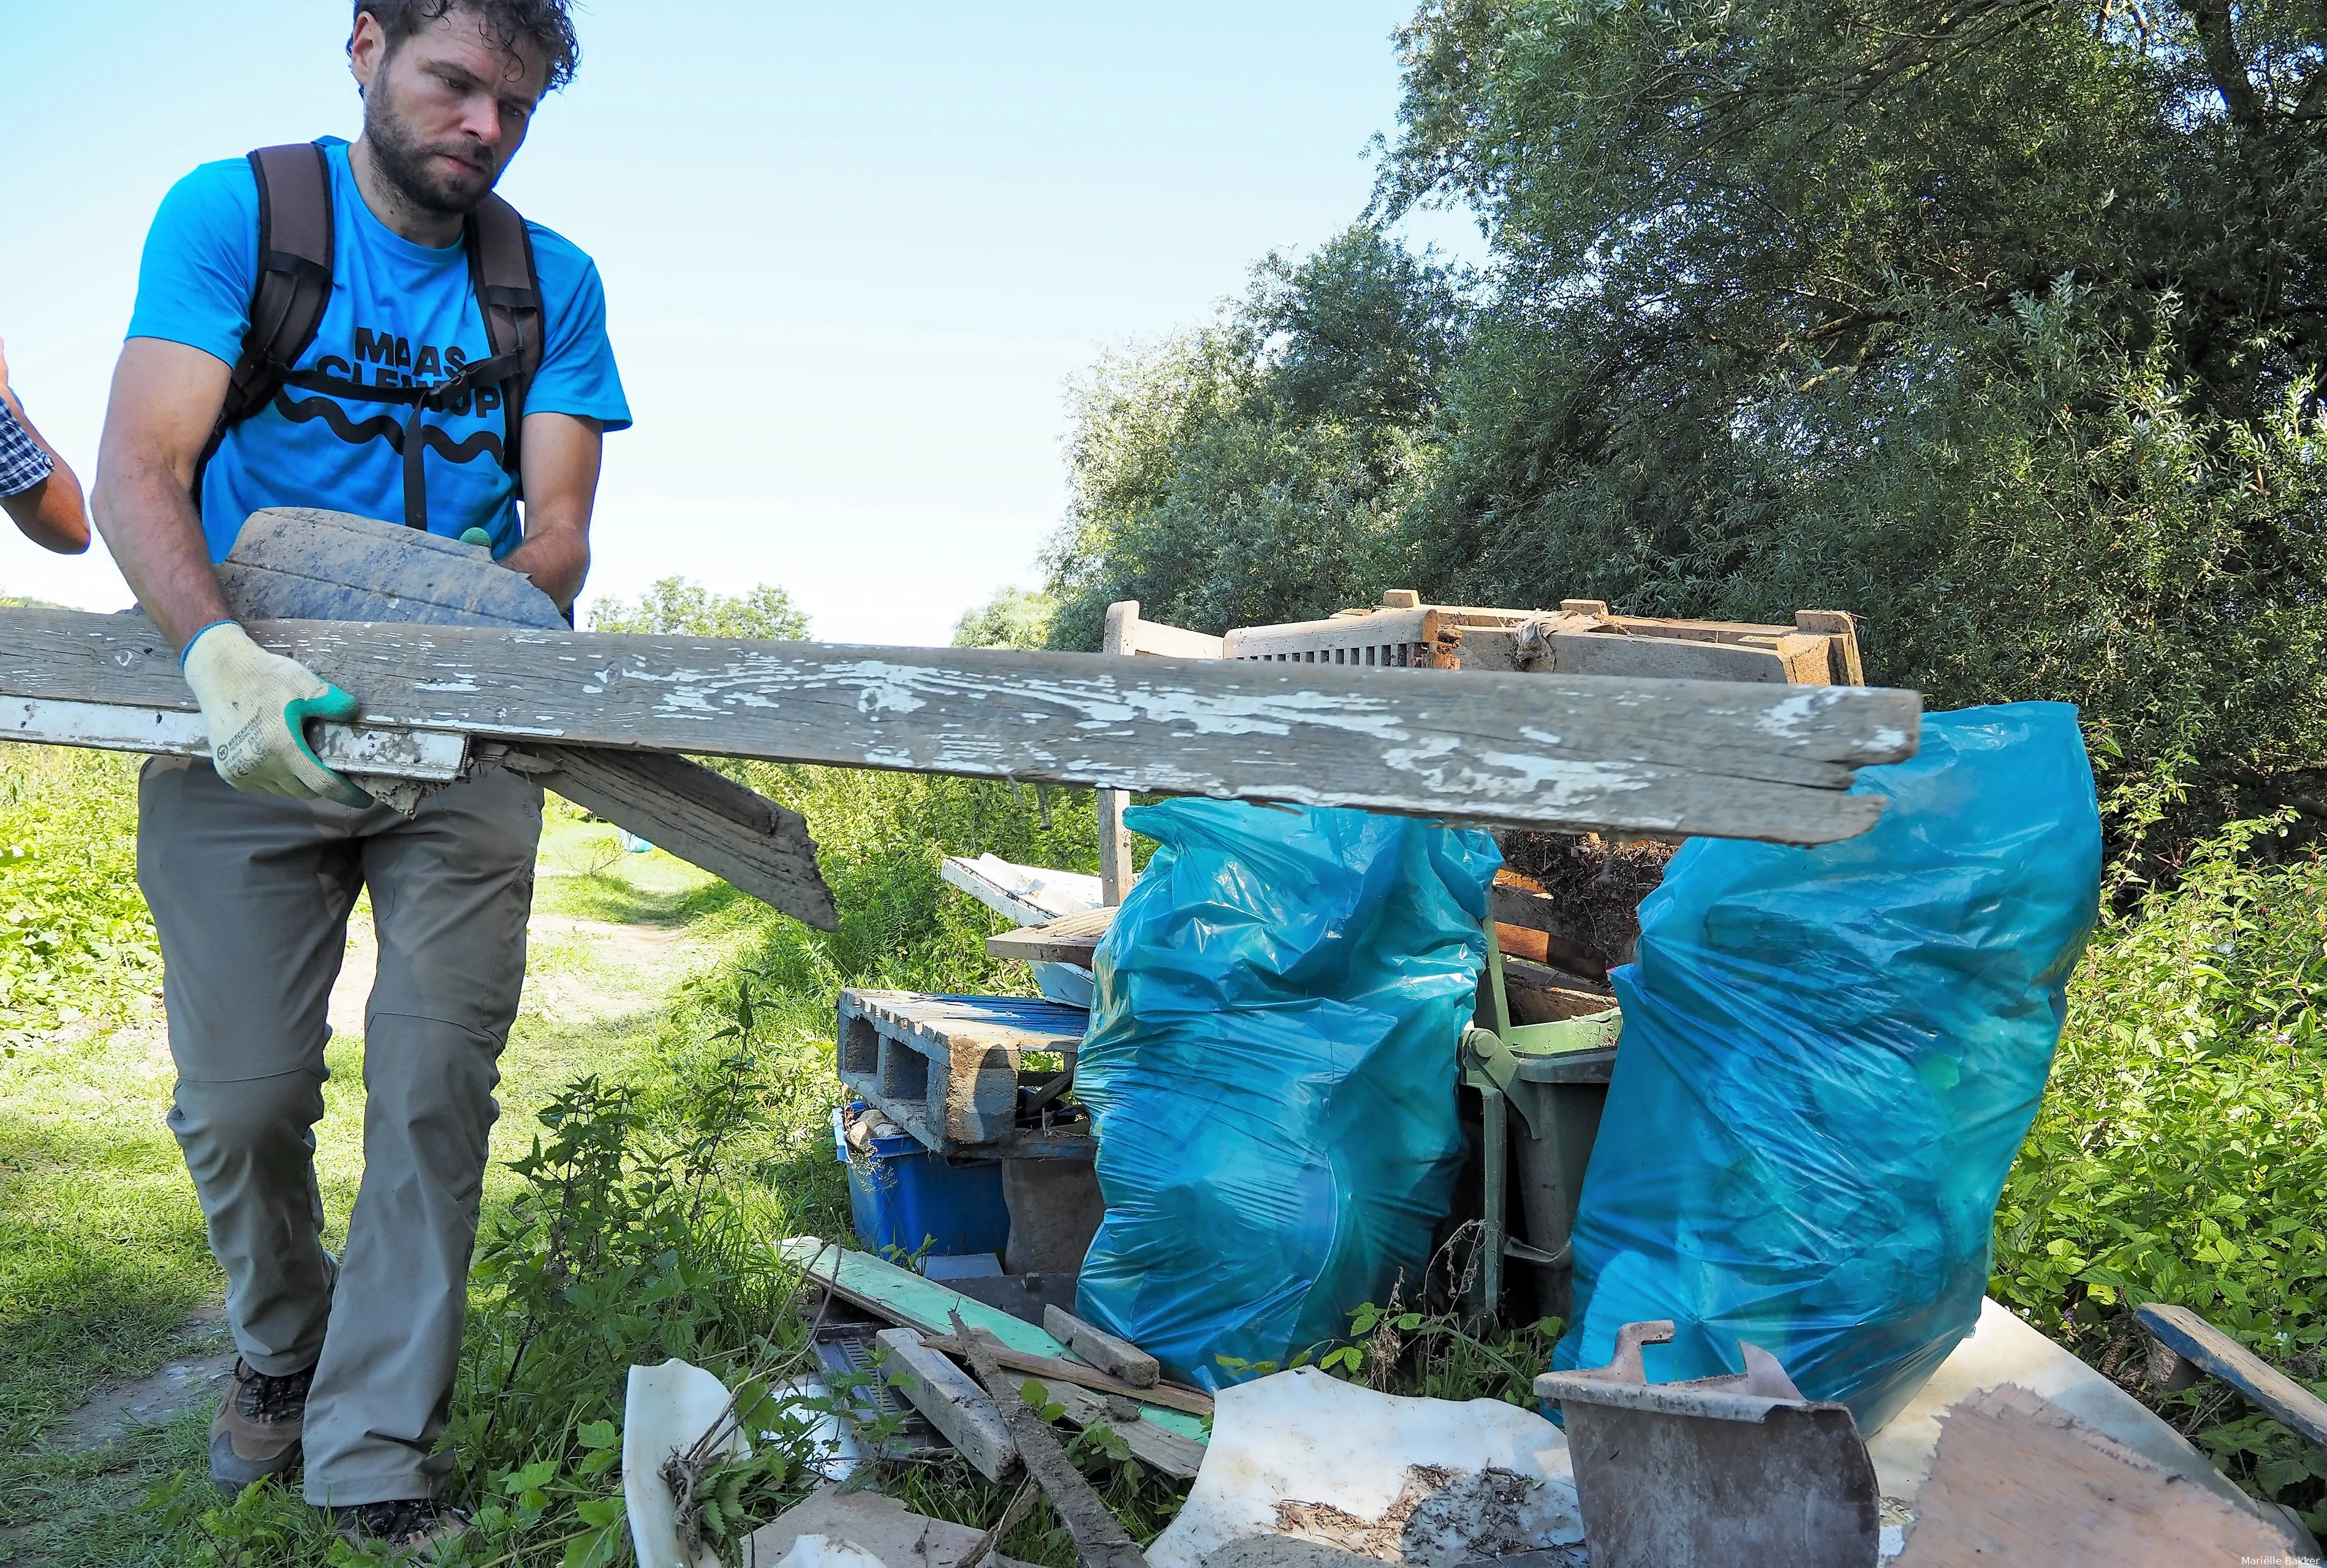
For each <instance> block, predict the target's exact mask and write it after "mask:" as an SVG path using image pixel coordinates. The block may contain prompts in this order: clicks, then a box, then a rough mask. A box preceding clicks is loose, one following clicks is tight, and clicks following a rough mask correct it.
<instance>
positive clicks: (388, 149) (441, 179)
mask: <svg viewBox="0 0 2327 1568" xmlns="http://www.w3.org/2000/svg"><path fill="white" fill-rule="evenodd" d="M364 138H365V140H367V141H369V143H370V144H371V153H372V163H373V164H374V166H376V167H377V168H378V170H379V172H380V174H381V175H382V177H384V178H385V179H386V180H387V181H388V183H389V184H391V185H393V186H395V187H396V188H397V191H399V192H400V193H402V195H403V197H404V199H405V200H406V201H409V202H411V203H412V204H413V205H414V206H415V207H417V208H419V209H420V210H423V211H424V212H433V213H435V214H437V215H438V216H440V217H444V218H459V217H463V216H465V215H466V214H468V213H469V212H471V211H472V210H475V208H476V205H477V203H478V202H480V201H483V200H484V199H485V197H486V195H487V194H488V193H489V192H490V191H491V190H492V188H493V184H494V182H496V181H497V180H499V179H500V169H498V168H495V169H493V170H492V171H491V172H490V173H486V174H484V175H482V176H481V177H480V176H476V175H470V174H447V173H444V172H443V165H441V164H438V163H434V162H433V161H432V160H433V158H434V157H435V153H436V149H435V148H434V147H429V146H424V145H422V144H421V143H420V141H419V140H418V139H417V138H416V137H415V136H414V135H412V132H411V128H410V127H409V126H407V125H406V124H405V122H404V121H403V120H402V119H401V118H399V117H397V114H396V112H395V110H394V109H392V108H391V107H388V93H387V92H385V91H381V92H377V93H372V94H369V95H367V96H366V98H365V99H364ZM448 150H450V149H448ZM458 151H459V153H460V154H461V155H462V156H463V157H470V158H473V157H476V156H479V155H480V154H481V149H480V148H477V147H475V146H473V145H465V144H464V145H462V146H461V147H460V148H459V149H458ZM483 155H485V156H488V157H490V156H491V154H483Z"/></svg>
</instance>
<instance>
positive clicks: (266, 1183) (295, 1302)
mask: <svg viewBox="0 0 2327 1568" xmlns="http://www.w3.org/2000/svg"><path fill="white" fill-rule="evenodd" d="M540 836H541V789H540V786H538V785H537V784H533V783H531V782H528V780H526V779H522V778H519V776H517V775H516V774H513V773H508V772H504V771H502V770H500V769H497V768H486V769H481V770H479V771H478V774H477V776H476V777H475V778H473V779H470V780H468V781H467V782H465V783H461V784H455V785H453V786H452V787H451V788H450V789H444V790H442V791H440V792H439V793H437V794H435V795H433V796H431V797H429V798H428V799H427V800H426V801H425V802H424V803H423V804H422V805H421V807H420V811H419V814H418V815H417V816H416V817H412V818H410V819H408V820H407V818H405V817H402V816H399V815H398V814H397V813H396V812H394V811H391V810H389V809H388V808H387V807H371V808H369V809H368V810H361V811H352V810H350V809H348V808H347V807H341V806H333V805H331V804H329V803H328V802H324V801H294V800H285V799H281V798H273V797H268V796H263V795H246V794H243V793H241V792H240V791H238V790H236V789H230V788H229V787H228V786H227V784H226V783H225V782H224V781H223V780H221V779H220V778H219V776H218V775H217V774H216V773H215V772H213V771H212V770H211V769H210V764H208V763H207V762H194V763H192V764H191V765H188V764H182V763H176V762H173V761H164V760H160V759H157V760H155V761H152V762H149V763H147V764H146V767H145V772H144V774H143V775H142V776H141V777H140V779H139V789H138V813H137V876H138V882H139V883H140V884H141V885H142V886H143V887H144V889H145V900H146V902H147V903H148V904H150V905H151V906H152V907H153V910H154V926H155V927H156V929H158V930H159V931H160V933H161V938H162V957H163V963H164V980H163V988H164V989H163V994H164V1000H165V1002H166V1004H167V1007H168V1012H169V1020H170V1054H171V1056H172V1057H173V1059H175V1060H176V1063H177V1069H178V1083H177V1092H176V1095H175V1097H174V1101H173V1108H172V1110H171V1112H170V1118H169V1121H170V1131H171V1132H172V1133H173V1134H176V1135H177V1139H178V1144H179V1147H180V1148H182V1149H183V1150H184V1151H185V1155H186V1169H187V1171H189V1172H191V1173H192V1176H193V1179H194V1190H195V1191H196V1193H197V1194H199V1195H200V1197H201V1206H202V1215H203V1218H205V1219H206V1220H207V1221H208V1222H209V1226H210V1250H211V1251H212V1252H213V1253H215V1254H216V1255H217V1256H218V1260H219V1263H220V1266H221V1267H223V1268H224V1269H225V1271H226V1276H227V1298H226V1301H227V1320H228V1322H229V1325H230V1326H231V1327H232V1329H233V1330H234V1337H235V1342H236V1344H237V1345H238V1346H239V1347H240V1348H241V1351H242V1357H243V1359H244V1360H246V1361H248V1363H249V1364H250V1366H251V1367H252V1368H253V1369H254V1370H257V1371H259V1372H264V1373H266V1374H269V1375H270V1376H275V1377H283V1376H285V1375H287V1374H290V1373H294V1372H297V1371H300V1370H302V1369H304V1368H305V1367H310V1366H313V1367H314V1368H315V1381H314V1387H313V1392H312V1393H310V1394H309V1395H308V1399H307V1418H306V1436H305V1446H306V1466H307V1482H306V1494H307V1500H308V1501H309V1502H311V1503H315V1504H318V1505H329V1506H336V1507H353V1506H355V1505H357V1504H360V1503H377V1502H391V1501H395V1500H397V1499H399V1498H425V1497H433V1496H435V1494H436V1492H437V1491H438V1490H439V1489H441V1487H442V1486H443V1483H444V1478H445V1475H446V1474H447V1472H448V1471H449V1470H450V1468H451V1461H450V1460H449V1458H448V1457H447V1456H444V1455H437V1454H434V1453H432V1451H433V1450H434V1449H435V1447H436V1444H437V1440H438V1439H439V1438H440V1437H441V1436H442V1435H443V1434H444V1419H445V1414H446V1410H447V1408H448V1406H449V1405H450V1401H451V1394H452V1387H453V1375H454V1373H455V1372H456V1370H457V1369H458V1366H459V1358H460V1352H461V1328H462V1316H463V1309H464V1307H465V1305H466V1301H467V1287H468V1275H469V1255H470V1252H471V1250H472V1247H473V1246H474V1245H475V1242H476V1235H477V1205H478V1200H479V1196H480V1193H481V1190H482V1183H483V1179H484V1170H485V1156H486V1139H487V1134H488V1133H489V1132H490V1130H491V1126H492V1124H493V1118H494V1115H496V1113H497V1110H498V1107H497V1106H495V1105H494V1103H493V1097H492V1091H493V1087H494V1085H495V1084H497V1083H498V1082H499V1081H500V1070H499V1069H498V1067H497V1066H496V1065H495V1064H496V1062H497V1061H498V1059H499V1058H500V1052H501V1048H502V1046H503V1045H504V1044H505V1043H506V1042H507V1041H508V1039H509V1025H510V1024H511V1023H512V1022H515V1020H516V1018H517V1008H518V996H519V992H520V991H521V989H522V988H523V985H524V982H525V929H526V918H527V916H528V913H529V912H530V911H531V909H532V904H533V862H534V854H535V851H536V847H537V845H538V843H539V840H540ZM364 887H369V889H370V890H371V903H372V920H373V924H374V926H375V928H376V929H377V930H378V936H379V973H378V978H377V979H376V980H375V981H374V982H373V984H372V989H371V999H370V1002H369V1004H368V1005H367V1006H366V1008H365V1010H364V1093H365V1106H364V1173H363V1185H362V1187H361V1189H360V1191H359V1192H358V1195H357V1198H356V1204H355V1209H354V1212H353V1213H352V1214H351V1215H350V1217H349V1221H348V1242H347V1249H346V1255H345V1256H343V1257H342V1258H341V1260H340V1264H339V1268H338V1271H337V1279H336V1281H334V1278H333V1270H332V1260H331V1257H330V1255H328V1254H327V1253H325V1251H324V1250H323V1244H322V1220H323V1210H322V1197H321V1195H320V1193H319V1191H318V1190H317V1188H316V1184H315V1164H314V1154H315V1138H314V1125H315V1124H316V1122H318V1121H320V1120H321V1119H322V1115H323V1080H324V1078H325V1077H326V1074H325V1070H324V1066H323V1047H324V1044H325V1042H326V1041H328V1040H329V1038H330V1035H331V1030H330V1025H329V1024H328V1023H327V1022H325V1007H326V1003H328V1001H329V999H330V996H331V991H332V981H333V980H334V979H336V978H337V977H338V975H339V972H340V959H341V955H342V953H343V952H344V951H345V948H346V945H347V923H348V915H349V912H350V910H351V909H352V908H353V907H354V904H355V900H356V894H357V891H358V890H359V889H360V888H364Z"/></svg>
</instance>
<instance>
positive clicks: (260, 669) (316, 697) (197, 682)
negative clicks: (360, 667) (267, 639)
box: [180, 621, 372, 807]
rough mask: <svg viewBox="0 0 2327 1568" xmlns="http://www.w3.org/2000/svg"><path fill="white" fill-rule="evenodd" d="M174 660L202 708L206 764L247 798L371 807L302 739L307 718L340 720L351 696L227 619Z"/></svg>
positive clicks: (347, 715) (350, 714) (352, 704)
mask: <svg viewBox="0 0 2327 1568" xmlns="http://www.w3.org/2000/svg"><path fill="white" fill-rule="evenodd" d="M180 662H181V663H182V665H183V666H184V667H185V672H186V684H187V685H188V686H192V687H193V688H194V697H195V700H196V701H198V702H200V703H201V705H202V723H203V724H204V726H205V727H207V728H208V729H209V731H210V763H211V765H212V766H213V767H215V768H216V769H217V770H218V773H219V777H220V778H221V779H225V780H226V781H227V782H228V783H229V784H231V785H233V786H234V787H235V788H236V789H247V790H248V791H249V792H250V793H251V794H253V795H285V796H288V797H290V798H292V799H294V800H315V799H322V800H332V801H336V802H338V803H339V804H340V805H341V806H355V807H363V806H369V805H371V804H372V798H371V797H370V796H369V795H367V794H365V793H364V792H363V791H362V790H360V789H357V788H356V787H355V786H354V785H353V784H350V783H349V782H348V781H347V779H343V778H341V776H340V775H339V774H337V773H334V772H332V770H330V769H329V768H326V767H324V766H323V764H322V761H319V760H318V759H317V758H316V756H315V753H314V751H313V750H311V749H310V748H309V746H308V744H307V733H306V723H307V721H308V720H309V719H334V720H338V721H340V722H341V723H345V722H346V721H347V720H349V719H352V718H354V717H355V716H356V711H357V708H358V706H359V705H358V703H357V702H356V699H355V698H354V697H352V696H350V695H348V694H347V693H346V692H343V691H341V689H340V688H339V687H337V686H332V685H330V684H329V683H327V682H325V681H322V680H319V679H317V678H316V677H315V676H314V675H313V673H312V672H311V671H309V670H308V668H307V667H306V666H304V665H303V664H301V663H300V662H299V661H298V660H297V659H293V658H284V657H283V656H282V655H281V654H278V653H269V652H267V651H266V649H263V648H261V647H259V646H258V644H257V643H255V642H253V641H251V639H250V634H249V633H248V632H247V631H245V630H243V629H242V628H241V627H239V626H237V625H236V624H235V623H234V622H233V621H214V622H212V623H211V624H210V625H209V626H205V627H203V628H202V629H201V630H200V631H197V632H196V633H194V639H193V641H192V642H190V643H188V644H187V645H186V651H185V653H184V655H183V657H182V658H181V660H180Z"/></svg>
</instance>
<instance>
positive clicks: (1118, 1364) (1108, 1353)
mask: <svg viewBox="0 0 2327 1568" xmlns="http://www.w3.org/2000/svg"><path fill="white" fill-rule="evenodd" d="M1042 1327H1044V1328H1045V1329H1048V1330H1050V1331H1051V1334H1052V1335H1053V1336H1054V1337H1055V1338H1057V1339H1061V1340H1064V1341H1065V1343H1066V1346H1067V1349H1070V1350H1072V1351H1073V1352H1074V1353H1075V1354H1076V1355H1078V1356H1080V1357H1081V1358H1083V1359H1084V1360H1086V1361H1089V1363H1090V1364H1091V1365H1092V1366H1094V1367H1098V1368H1099V1369H1100V1370H1102V1371H1105V1372H1111V1373H1113V1374H1114V1375H1115V1376H1116V1377H1119V1378H1121V1379H1122V1380H1123V1381H1124V1382H1126V1383H1128V1384H1131V1385H1133V1386H1135V1387H1140V1388H1153V1387H1154V1386H1155V1385H1156V1383H1157V1381H1158V1380H1159V1379H1161V1378H1162V1377H1163V1376H1164V1367H1163V1364H1162V1363H1160V1362H1158V1361H1157V1360H1156V1359H1155V1358H1154V1357H1153V1356H1151V1355H1149V1354H1148V1353H1147V1352H1146V1351H1145V1350H1143V1349H1140V1348H1139V1347H1138V1346H1136V1345H1135V1344H1133V1343H1132V1342H1131V1341H1130V1340H1128V1339H1119V1338H1117V1336H1116V1335H1113V1334H1110V1333H1108V1332H1107V1330H1105V1329H1102V1328H1100V1327H1099V1326H1098V1324H1096V1323H1086V1322H1084V1321H1082V1320H1081V1319H1080V1318H1078V1317H1077V1316H1075V1315H1074V1314H1073V1313H1072V1312H1070V1311H1067V1310H1065V1309H1064V1308H1063V1307H1053V1306H1045V1307H1044V1308H1043V1309H1042ZM1205 1403H1206V1404H1207V1405H1209V1404H1210V1400H1207V1401H1206V1402H1205Z"/></svg>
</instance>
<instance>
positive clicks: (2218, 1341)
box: [2134, 1302, 2327, 1447]
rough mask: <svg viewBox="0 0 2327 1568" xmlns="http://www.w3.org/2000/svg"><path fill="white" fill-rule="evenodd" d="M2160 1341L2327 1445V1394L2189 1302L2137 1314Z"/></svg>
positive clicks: (2159, 1305)
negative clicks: (2232, 1334) (2241, 1341)
mask: <svg viewBox="0 0 2327 1568" xmlns="http://www.w3.org/2000/svg"><path fill="white" fill-rule="evenodd" d="M2134 1316H2135V1318H2137V1319H2138V1320H2139V1321H2140V1322H2141V1326H2142V1327H2143V1328H2145V1329H2146V1330H2149V1332H2150V1333H2151V1335H2152V1336H2154V1338H2155V1339H2156V1340H2157V1342H2158V1343H2159V1344H2161V1345H2163V1346H2164V1347H2165V1349H2168V1350H2171V1351H2172V1352H2173V1354H2174V1355H2176V1356H2179V1357H2181V1358H2182V1359H2184V1360H2186V1361H2188V1362H2189V1363H2191V1365H2192V1366H2194V1367H2198V1368H2199V1369H2200V1370H2201V1371H2203V1372H2207V1373H2210V1374H2211V1375H2212V1376H2214V1377H2219V1378H2220V1379H2221V1380H2222V1381H2223V1382H2225V1383H2227V1384H2229V1386H2231V1387H2233V1388H2235V1389H2237V1390H2238V1392H2239V1393H2240V1394H2243V1395H2246V1396H2247V1398H2248V1399H2249V1400H2251V1401H2253V1402H2254V1404H2255V1405H2257V1406H2258V1407H2259V1408H2260V1409H2262V1410H2264V1411H2266V1412H2267V1413H2268V1414H2270V1415H2271V1416H2273V1417H2274V1418H2276V1420H2278V1421H2281V1422H2284V1423H2285V1424H2286V1425H2288V1426H2289V1427H2292V1428H2293V1429H2294V1431H2296V1432H2298V1433H2302V1434H2303V1436H2304V1437H2305V1438H2307V1439H2309V1440H2310V1441H2311V1442H2315V1443H2318V1444H2319V1445H2321V1446H2322V1447H2327V1399H2321V1398H2320V1397H2319V1396H2318V1395H2316V1394H2313V1393H2312V1392H2311V1390H2309V1389H2308V1388H2305V1387H2304V1386H2303V1385H2301V1384H2300V1383H2297V1382H2296V1381H2295V1380H2294V1378H2292V1377H2288V1376H2287V1375H2286V1374H2285V1373H2284V1372H2281V1371H2280V1370H2279V1369H2278V1368H2277V1367H2274V1366H2272V1365H2271V1364H2270V1363H2269V1362H2267V1361H2266V1360H2264V1359H2263V1358H2261V1357H2259V1356H2257V1355H2256V1354H2255V1353H2254V1352H2253V1351H2252V1350H2249V1349H2247V1348H2246V1347H2245V1346H2244V1345H2241V1344H2239V1343H2238V1341H2237V1340H2236V1339H2232V1338H2231V1337H2230V1336H2229V1335H2228V1334H2226V1333H2224V1332H2222V1330H2220V1329H2218V1328H2216V1327H2214V1325H2213V1324H2211V1323H2210V1322H2208V1321H2206V1320H2205V1319H2203V1318H2201V1317H2200V1316H2199V1315H2198V1314H2197V1313H2195V1312H2193V1311H2191V1310H2190V1309H2189V1308H2187V1307H2176V1306H2169V1305H2166V1304H2165V1303H2163V1302H2151V1303H2150V1304H2149V1305H2147V1306H2145V1307H2143V1308H2142V1309H2141V1310H2140V1311H2137V1312H2135V1314H2134Z"/></svg>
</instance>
